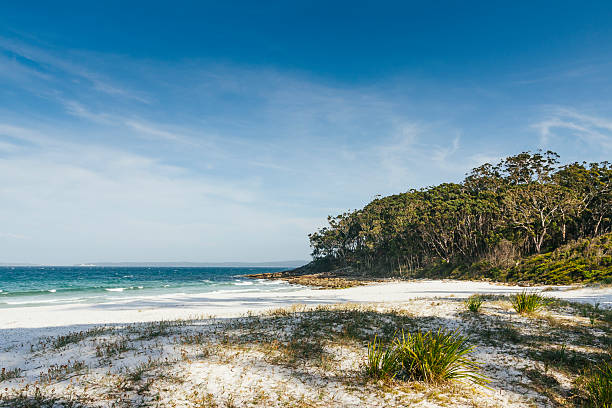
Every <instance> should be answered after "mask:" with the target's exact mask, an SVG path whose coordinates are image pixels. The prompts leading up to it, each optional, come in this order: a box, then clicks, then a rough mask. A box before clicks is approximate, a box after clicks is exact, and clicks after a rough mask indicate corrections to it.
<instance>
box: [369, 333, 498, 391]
mask: <svg viewBox="0 0 612 408" xmlns="http://www.w3.org/2000/svg"><path fill="white" fill-rule="evenodd" d="M473 350H474V347H473V346H471V345H469V343H468V340H467V338H466V337H464V336H462V335H460V334H459V333H458V332H456V331H447V330H442V329H440V330H438V331H436V332H431V331H430V332H424V333H423V332H421V331H417V332H416V333H414V334H411V333H404V331H402V334H401V336H397V337H396V338H395V339H394V340H393V342H392V344H391V345H390V346H389V347H388V348H386V349H384V348H383V347H382V345H381V343H380V341H377V339H376V338H374V341H373V342H372V343H370V344H369V345H368V362H367V364H366V374H367V375H368V376H370V377H373V378H376V379H379V378H396V379H400V380H405V381H425V382H429V383H442V382H448V381H457V380H458V381H461V380H469V381H472V382H474V383H476V384H482V385H484V384H486V383H487V382H488V380H487V379H486V378H485V377H483V376H482V375H480V374H479V370H480V365H479V364H478V363H476V362H474V361H472V360H470V359H469V358H468V357H467V356H468V354H470V353H471V352H472V351H473Z"/></svg>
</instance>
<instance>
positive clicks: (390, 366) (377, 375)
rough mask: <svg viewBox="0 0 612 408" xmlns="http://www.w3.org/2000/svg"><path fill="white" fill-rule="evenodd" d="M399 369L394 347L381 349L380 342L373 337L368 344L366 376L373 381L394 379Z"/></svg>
mask: <svg viewBox="0 0 612 408" xmlns="http://www.w3.org/2000/svg"><path fill="white" fill-rule="evenodd" d="M398 368H399V361H398V358H397V355H396V350H395V348H394V347H388V348H386V349H385V348H383V345H382V342H381V341H380V340H379V339H378V338H377V336H374V341H373V342H372V343H368V360H367V363H366V375H367V376H368V377H370V378H374V379H377V380H379V379H383V378H389V379H391V378H394V377H395V375H396V374H397V371H398Z"/></svg>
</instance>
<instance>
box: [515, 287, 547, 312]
mask: <svg viewBox="0 0 612 408" xmlns="http://www.w3.org/2000/svg"><path fill="white" fill-rule="evenodd" d="M511 301H512V306H513V307H514V310H516V312H517V313H520V314H529V313H535V312H537V311H539V310H541V309H543V308H544V307H546V299H545V298H544V297H543V296H542V295H540V294H539V293H537V292H527V291H524V292H522V293H517V294H516V295H514V296H512V300H511Z"/></svg>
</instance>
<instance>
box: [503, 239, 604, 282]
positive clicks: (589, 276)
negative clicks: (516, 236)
mask: <svg viewBox="0 0 612 408" xmlns="http://www.w3.org/2000/svg"><path fill="white" fill-rule="evenodd" d="M508 280H512V281H530V282H537V283H546V284H561V285H562V284H569V283H574V282H604V283H612V233H608V234H604V235H601V236H599V237H596V238H583V239H580V240H578V241H575V242H572V243H569V244H566V245H563V246H561V247H559V248H557V249H555V250H554V251H551V252H548V253H545V254H539V255H533V256H531V257H528V258H525V259H524V260H522V261H521V262H520V263H519V264H518V265H516V266H515V267H513V268H511V269H510V270H509V271H508Z"/></svg>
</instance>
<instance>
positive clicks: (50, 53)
mask: <svg viewBox="0 0 612 408" xmlns="http://www.w3.org/2000/svg"><path fill="white" fill-rule="evenodd" d="M11 3H13V4H7V2H5V3H4V4H3V5H1V6H0V208H1V211H0V262H38V263H54V264H72V263H80V262H94V261H268V260H280V259H307V258H308V254H309V252H310V249H309V247H308V239H307V234H308V233H309V232H312V231H313V230H314V229H316V228H318V227H320V226H322V225H324V223H325V218H326V216H327V215H328V214H336V213H339V212H342V211H346V210H348V209H353V208H358V207H361V206H363V205H364V204H365V203H367V202H368V201H369V200H371V199H372V198H373V197H374V196H375V195H377V194H383V195H384V194H391V193H396V192H401V191H406V190H408V189H409V188H418V187H423V186H427V185H431V184H437V183H440V182H443V181H459V180H461V179H462V177H463V175H464V174H465V173H466V172H467V171H468V170H469V169H470V168H472V167H474V166H477V165H479V164H482V163H483V162H485V161H492V160H497V159H498V158H501V157H505V156H507V155H510V154H514V153H517V152H520V151H523V150H528V149H531V150H533V149H538V148H543V149H552V150H555V151H557V152H558V153H560V154H561V156H562V159H563V160H565V161H574V160H586V161H601V160H609V159H610V158H611V152H612V24H610V21H612V3H610V2H603V1H602V2H587V3H588V4H585V2H577V1H576V2H563V1H555V2H520V4H516V3H519V2H514V3H513V4H510V3H508V2H472V3H468V2H443V1H436V2H384V1H382V2H381V1H378V2H333V4H332V2H192V3H190V2H180V1H175V2H172V3H171V4H170V3H167V2H164V3H162V2H130V4H129V5H127V4H125V3H127V2H96V3H94V2H82V1H79V2H40V3H36V2H28V3H27V4H25V2H23V4H21V3H19V2H11ZM18 3H19V4H18Z"/></svg>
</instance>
